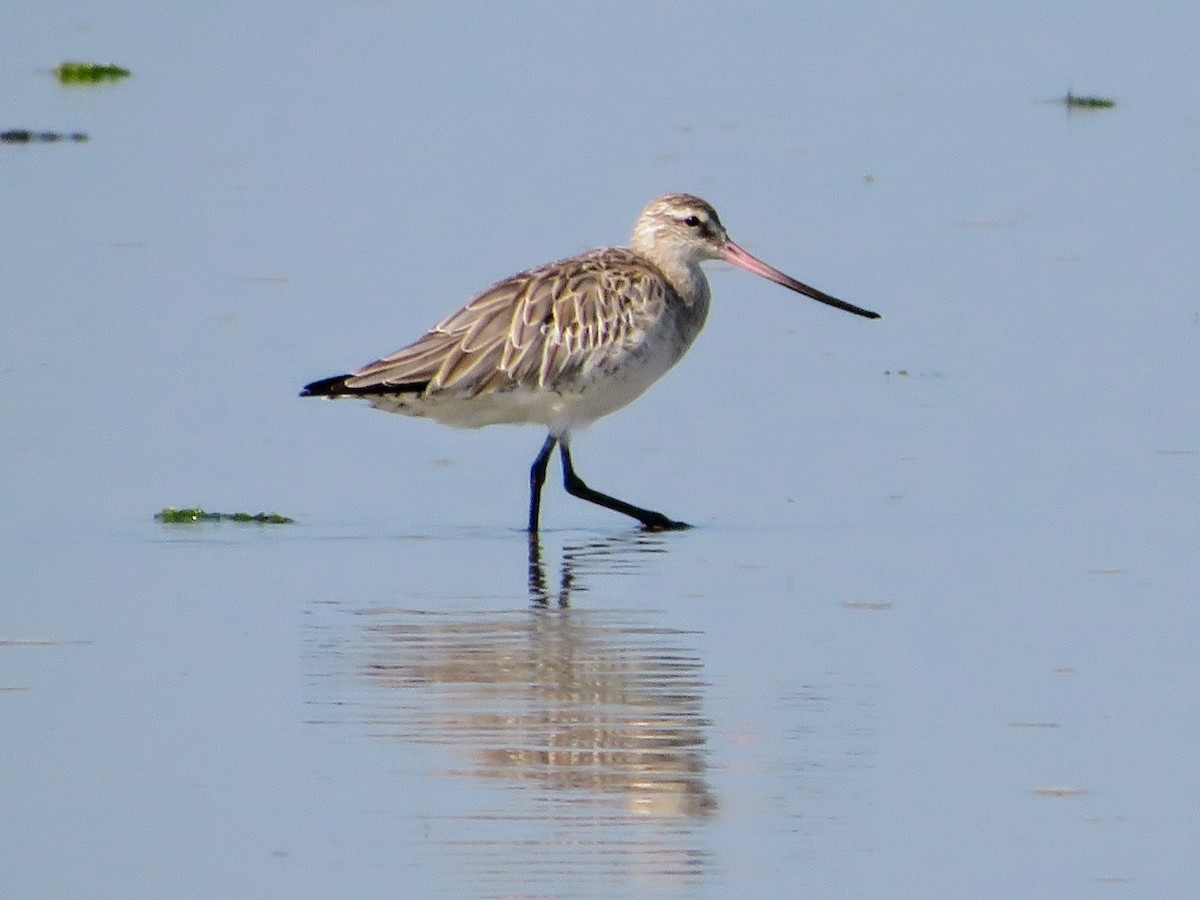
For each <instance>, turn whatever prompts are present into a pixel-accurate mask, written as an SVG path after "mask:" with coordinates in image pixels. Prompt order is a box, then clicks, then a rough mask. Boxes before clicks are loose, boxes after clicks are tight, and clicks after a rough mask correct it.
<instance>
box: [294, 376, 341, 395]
mask: <svg viewBox="0 0 1200 900" xmlns="http://www.w3.org/2000/svg"><path fill="white" fill-rule="evenodd" d="M349 377H350V376H349V375H334V376H333V377H332V378H322V379H321V380H320V381H314V382H312V384H306V385H305V386H304V390H302V391H301V392H300V396H301V397H341V396H343V395H345V394H349V393H351V391H349V390H348V389H347V388H346V379H347V378H349Z"/></svg>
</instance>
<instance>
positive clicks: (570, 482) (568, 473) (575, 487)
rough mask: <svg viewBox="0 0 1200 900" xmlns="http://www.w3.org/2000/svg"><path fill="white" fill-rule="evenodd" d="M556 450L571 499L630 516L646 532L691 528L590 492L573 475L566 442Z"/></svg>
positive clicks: (638, 507)
mask: <svg viewBox="0 0 1200 900" xmlns="http://www.w3.org/2000/svg"><path fill="white" fill-rule="evenodd" d="M558 449H559V453H560V454H561V455H562V465H563V487H565V488H566V489H567V493H568V494H570V495H571V496H572V497H578V498H579V499H580V500H587V501H589V502H591V503H595V504H597V505H599V506H603V507H605V508H606V509H611V510H613V512H619V513H623V514H625V515H627V516H632V517H633V518H635V519H637V520H638V521H639V522H641V523H642V527H643V528H645V529H647V530H648V531H680V530H682V529H684V528H691V527H692V526H691V525H689V524H688V523H687V522H676V521H674V520H673V519H668V518H667V517H666V516H664V515H663V514H662V513H660V512H655V511H654V510H652V509H642V508H641V507H640V506H634V505H633V504H632V503H626V502H625V501H624V500H618V499H617V498H616V497H610V496H609V495H608V494H602V493H600V492H599V491H594V490H592V489H591V488H590V487H588V486H587V485H586V484H584V483H583V479H582V478H580V477H579V476H578V475H576V474H575V467H574V466H573V465H571V449H570V447H568V446H567V442H566V440H563V441H562V442H561V444H560V445H559V448H558Z"/></svg>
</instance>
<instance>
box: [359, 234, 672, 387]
mask: <svg viewBox="0 0 1200 900" xmlns="http://www.w3.org/2000/svg"><path fill="white" fill-rule="evenodd" d="M670 295H671V288H670V286H669V284H668V282H667V280H666V278H665V277H664V276H663V275H662V273H660V272H659V271H658V269H656V268H655V267H654V266H653V265H651V264H650V263H649V262H647V261H646V260H644V259H643V258H642V257H640V256H638V255H637V254H635V253H634V252H633V251H631V250H624V249H616V248H612V249H606V250H595V251H592V252H591V253H586V254H583V255H581V256H576V257H572V258H570V259H566V260H561V261H559V262H557V263H551V264H550V265H547V266H542V267H540V268H537V269H531V270H529V271H527V272H522V273H520V274H519V275H514V276H513V277H512V278H509V279H507V280H505V281H502V282H499V283H498V284H495V285H493V286H492V287H490V288H488V289H487V290H486V291H484V292H483V293H481V294H479V295H478V296H477V297H475V298H474V299H472V300H471V301H470V302H469V303H467V305H466V306H464V307H463V308H462V309H460V310H458V311H456V312H454V313H452V314H451V315H449V316H447V317H446V318H445V319H443V320H442V321H441V322H439V323H438V324H437V325H435V326H434V327H433V328H432V329H430V330H429V332H427V333H426V334H425V335H424V336H423V337H421V338H420V339H419V340H417V341H416V342H414V343H412V344H410V345H408V346H407V347H402V348H401V349H399V350H397V351H396V352H394V353H391V354H389V355H388V356H385V357H383V358H382V359H379V360H376V361H375V362H373V363H371V364H370V365H367V366H364V367H363V368H361V369H359V370H358V371H357V372H355V373H353V374H352V375H351V376H350V377H349V378H347V380H346V385H347V386H348V387H351V388H366V387H375V386H385V387H386V386H388V385H408V386H411V385H414V384H419V385H426V387H425V393H427V394H434V393H438V394H453V395H455V396H460V397H471V396H476V395H478V394H480V393H483V392H488V391H498V390H505V389H508V388H513V387H522V386H523V387H530V388H543V387H547V386H557V387H564V386H569V385H570V383H571V382H572V381H573V380H575V379H577V378H579V377H581V376H585V375H586V374H587V373H589V372H590V371H592V370H593V369H594V368H595V367H597V366H604V365H607V364H610V363H614V362H615V361H616V360H617V358H618V357H619V356H620V355H621V354H624V353H628V352H630V351H631V350H632V349H634V348H635V347H636V346H637V345H638V344H640V343H641V341H643V340H644V339H645V336H646V332H647V330H648V329H650V328H651V327H652V326H653V325H654V323H655V322H657V321H658V320H660V319H661V318H662V316H663V313H664V307H665V306H666V304H667V303H668V300H669V297H670Z"/></svg>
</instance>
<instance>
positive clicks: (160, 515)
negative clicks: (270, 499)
mask: <svg viewBox="0 0 1200 900" xmlns="http://www.w3.org/2000/svg"><path fill="white" fill-rule="evenodd" d="M154 518H155V520H156V521H159V522H165V523H166V524H168V525H179V524H191V523H193V522H253V523H255V524H258V525H291V524H293V523H294V522H295V521H296V520H295V519H289V518H288V517H287V516H281V515H280V514H279V513H255V514H254V515H251V514H250V513H241V512H239V513H221V512H205V511H204V510H202V509H201V508H200V507H198V506H195V507H191V508H189V509H176V508H175V507H173V506H164V507H163V508H162V509H161V510H160V511H159V512H156V513H155V514H154Z"/></svg>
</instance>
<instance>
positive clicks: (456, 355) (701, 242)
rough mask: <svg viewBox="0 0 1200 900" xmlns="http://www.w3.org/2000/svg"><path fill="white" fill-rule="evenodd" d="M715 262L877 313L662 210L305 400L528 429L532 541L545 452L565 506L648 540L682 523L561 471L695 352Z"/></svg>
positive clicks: (675, 205)
mask: <svg viewBox="0 0 1200 900" xmlns="http://www.w3.org/2000/svg"><path fill="white" fill-rule="evenodd" d="M710 259H723V260H725V261H726V262H730V263H733V264H734V265H735V266H740V267H741V268H743V269H746V270H747V271H749V272H753V273H754V274H756V275H761V276H762V277H763V278H767V279H769V280H771V281H774V282H775V283H776V284H781V285H783V286H784V287H786V288H790V289H791V290H793V291H796V292H797V293H800V294H804V295H805V296H806V297H811V298H812V299H814V300H819V301H820V302H821V303H826V304H828V305H829V306H835V307H837V308H838V309H843V310H846V311H847V312H852V313H855V314H856V315H860V316H866V317H867V318H869V319H877V318H879V314H878V313H874V312H871V311H870V310H867V309H862V308H861V307H858V306H854V305H853V304H850V303H846V302H845V301H843V300H838V299H837V298H835V297H830V296H829V295H828V294H823V293H821V292H820V291H818V290H816V289H815V288H811V287H809V286H808V285H806V284H801V283H800V282H799V281H796V279H794V278H792V277H791V276H789V275H785V274H783V273H782V272H780V271H779V270H778V269H775V268H773V267H771V266H769V265H767V264H766V263H765V262H763V261H762V260H760V259H756V258H755V257H753V256H751V255H750V254H749V253H747V252H746V251H745V250H743V249H742V248H741V247H739V246H738V245H737V244H735V243H734V242H733V241H732V240H730V239H729V235H728V234H726V232H725V228H724V226H723V225H722V224H721V220H720V219H718V218H717V213H716V210H714V209H713V208H712V207H711V206H710V205H709V204H708V203H706V202H705V201H704V200H701V199H700V198H699V197H693V196H691V195H690V194H667V195H666V196H665V197H659V198H658V199H657V200H655V201H654V202H653V203H651V204H650V205H649V206H647V207H646V208H645V209H644V210H642V214H641V215H640V216H638V220H637V223H636V224H635V225H634V226H633V238H632V241H631V246H630V248H629V249H625V248H621V247H607V248H604V249H600V250H592V251H590V252H588V253H582V254H580V255H578V256H572V257H569V258H567V259H563V260H559V261H558V262H553V263H549V264H547V265H544V266H539V267H538V268H536V269H529V270H528V271H526V272H521V273H520V274H517V275H514V276H512V277H511V278H508V279H505V280H504V281H501V282H499V283H497V284H494V285H492V286H491V287H490V288H488V289H487V290H486V291H484V292H483V293H481V294H479V295H478V296H477V297H475V298H474V299H473V300H471V301H470V302H469V303H468V304H467V305H466V306H464V307H463V308H462V309H460V310H458V311H457V312H455V313H453V314H451V315H450V316H449V317H447V318H445V319H443V320H442V321H441V322H439V323H438V324H437V325H435V326H434V327H433V328H432V329H430V330H429V331H428V332H427V333H426V334H425V336H424V337H422V338H420V339H419V340H418V341H416V342H415V343H412V344H409V345H408V346H407V347H403V348H401V349H400V350H397V351H396V352H395V353H392V354H390V355H388V356H385V357H383V358H382V359H379V360H376V361H375V362H373V363H370V364H369V365H366V366H363V367H362V368H361V369H359V370H358V371H356V372H352V373H350V374H349V375H335V376H333V377H332V378H323V379H321V380H320V381H314V382H313V383H312V384H309V385H307V386H306V387H305V388H304V390H303V392H302V393H301V396H302V397H330V398H337V397H360V398H362V399H364V400H366V401H367V402H368V403H370V404H371V405H372V406H374V407H375V408H376V409H382V410H385V411H386V412H394V413H400V414H402V415H406V416H422V417H428V418H430V419H436V420H437V421H439V422H443V423H445V424H447V425H454V426H457V427H459V428H479V427H481V426H484V425H500V424H531V425H542V426H543V427H545V428H546V429H548V430H549V435H548V436H547V437H546V442H545V443H544V444H542V449H541V452H539V453H538V455H537V458H536V459H535V460H534V461H533V467H532V468H531V469H530V473H529V482H530V483H529V531H530V533H531V534H532V533H536V532H537V530H538V514H539V510H540V506H541V495H542V485H543V483H544V482H545V480H546V467H547V465H548V464H549V462H550V454H551V453H552V452H553V451H554V448H555V446H557V447H558V448H559V452H560V455H561V457H562V466H563V485H564V487H565V488H566V490H567V492H568V493H570V494H572V495H574V496H576V497H579V498H581V499H583V500H588V501H590V502H592V503H597V504H599V505H600V506H604V507H607V508H608V509H611V510H615V511H616V512H619V513H624V514H625V515H627V516H632V517H633V518H635V519H637V520H638V521H639V522H641V523H642V526H643V527H644V528H647V529H650V530H671V529H679V528H687V527H688V525H687V524H686V523H684V522H677V521H675V520H673V519H669V518H667V517H666V516H664V515H663V514H662V513H659V512H654V511H653V510H649V509H643V508H641V507H639V506H634V505H633V504H632V503H626V502H625V501H624V500H618V499H617V498H616V497H610V496H609V495H608V494H602V493H600V492H599V491H596V490H593V489H592V488H590V487H588V486H587V485H586V484H584V483H583V479H581V478H580V477H579V476H578V475H576V474H575V468H574V466H573V465H572V464H571V435H572V434H573V433H574V432H576V431H578V430H580V429H581V428H585V427H586V426H588V425H590V424H592V423H593V422H595V421H596V420H597V419H599V418H600V417H601V416H606V415H608V414H609V413H611V412H614V411H615V410H618V409H620V408H621V407H623V406H625V405H626V404H628V403H630V402H631V401H633V400H634V399H635V398H637V397H638V396H640V395H641V393H642V392H643V391H645V390H646V388H648V387H650V385H652V384H653V383H654V382H655V381H657V380H658V379H659V378H660V377H661V376H662V375H663V373H665V372H666V371H667V370H668V369H670V368H671V366H673V365H675V363H677V362H679V360H680V358H681V357H682V356H683V354H684V353H686V352H687V349H688V348H689V347H690V346H691V345H692V341H694V340H695V339H696V335H698V334H699V333H700V329H701V328H702V327H703V326H704V319H705V317H706V316H707V315H708V304H709V299H710V297H711V291H710V290H709V286H708V279H707V278H705V277H704V273H703V272H702V271H701V269H700V263H702V262H704V261H705V260H710Z"/></svg>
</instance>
